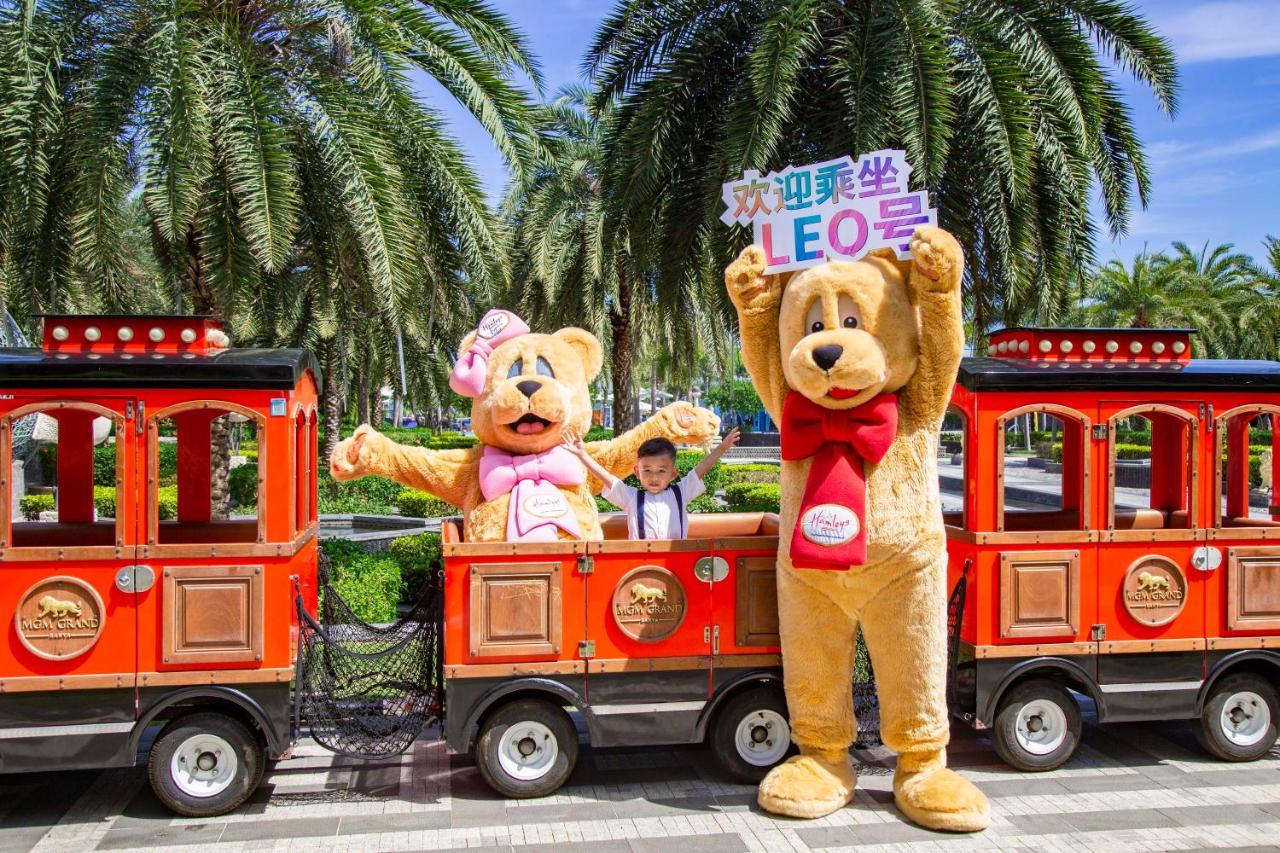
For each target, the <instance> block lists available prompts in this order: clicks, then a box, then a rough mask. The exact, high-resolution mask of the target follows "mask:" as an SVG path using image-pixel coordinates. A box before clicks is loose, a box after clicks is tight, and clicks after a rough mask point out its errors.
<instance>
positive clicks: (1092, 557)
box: [947, 329, 1280, 769]
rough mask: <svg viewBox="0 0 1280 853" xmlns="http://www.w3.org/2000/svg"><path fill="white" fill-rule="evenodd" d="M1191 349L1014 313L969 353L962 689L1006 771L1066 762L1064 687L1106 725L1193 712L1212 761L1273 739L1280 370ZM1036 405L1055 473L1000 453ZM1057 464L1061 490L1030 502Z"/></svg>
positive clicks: (953, 535) (961, 532)
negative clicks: (986, 345)
mask: <svg viewBox="0 0 1280 853" xmlns="http://www.w3.org/2000/svg"><path fill="white" fill-rule="evenodd" d="M1190 356H1191V349H1190V333H1189V332H1188V331H1186V330H1164V329H1152V330H1138V329H1008V330H1005V331H1003V332H1001V333H999V334H996V335H994V336H993V337H992V339H991V351H990V353H989V355H988V357H986V358H974V359H965V361H964V364H963V365H962V367H961V369H960V375H959V377H958V381H957V385H956V389H955V392H954V396H953V407H952V411H953V412H954V413H955V415H957V416H958V417H959V419H960V421H961V423H962V429H963V442H962V443H963V455H962V466H961V473H960V477H961V479H962V481H963V483H964V489H963V501H962V503H963V506H962V507H961V508H960V509H959V511H956V512H952V513H950V514H948V516H947V523H948V528H947V532H948V551H949V558H950V570H949V571H950V576H951V582H952V584H953V585H955V584H958V583H960V581H961V579H962V578H964V579H965V581H964V584H963V585H962V586H961V587H960V588H959V590H958V592H957V594H956V595H955V596H954V599H955V600H954V601H953V605H954V606H955V607H957V609H958V612H957V613H956V614H954V617H958V621H959V626H958V627H959V631H958V636H957V637H956V640H957V642H956V644H955V649H954V651H955V654H956V661H955V664H956V669H955V676H954V684H953V687H954V697H955V702H956V704H957V707H958V711H959V712H960V713H961V714H963V715H964V716H965V717H966V718H967V719H969V720H971V721H972V722H973V723H975V724H976V725H979V726H989V727H992V728H993V729H994V732H993V735H994V741H995V744H996V748H997V750H998V752H999V753H1000V755H1001V757H1003V758H1004V759H1005V760H1006V761H1007V762H1008V763H1009V764H1011V765H1013V766H1014V767H1018V768H1020V769H1047V768H1051V767H1056V766H1058V765H1060V764H1061V763H1062V762H1063V761H1065V760H1066V759H1067V758H1068V757H1070V755H1071V754H1072V752H1073V751H1074V750H1075V748H1076V745H1077V744H1078V742H1079V739H1080V711H1079V708H1078V703H1077V700H1076V699H1075V696H1074V695H1073V693H1072V692H1069V691H1074V692H1075V693H1077V694H1081V695H1083V696H1087V697H1089V698H1090V699H1092V701H1093V704H1094V706H1095V709H1096V713H1097V717H1098V719H1099V720H1100V721H1102V722H1107V721H1133V720H1158V719H1195V718H1198V720H1199V724H1198V725H1197V726H1196V729H1197V733H1198V734H1199V737H1200V739H1201V740H1202V742H1203V743H1204V745H1205V747H1206V748H1207V749H1208V750H1209V751H1210V752H1212V753H1213V754H1215V755H1217V756H1219V757H1221V758H1225V759H1236V760H1241V759H1249V758H1256V757H1258V756H1260V755H1262V754H1263V753H1265V752H1266V751H1267V750H1268V749H1270V748H1271V746H1273V745H1274V744H1275V741H1276V724H1277V721H1278V718H1280V707H1278V706H1277V699H1276V690H1277V685H1280V507H1277V506H1275V505H1273V504H1274V502H1275V498H1274V495H1275V491H1274V488H1275V486H1276V485H1280V481H1277V479H1276V473H1277V472H1276V471H1275V469H1274V468H1273V469H1272V473H1271V475H1270V476H1271V479H1270V481H1269V482H1268V483H1267V484H1266V486H1267V487H1268V489H1270V491H1271V495H1272V497H1271V499H1270V500H1269V501H1267V502H1266V503H1264V504H1263V505H1262V506H1261V507H1258V506H1254V507H1252V508H1251V506H1250V483H1249V480H1250V466H1251V464H1252V465H1253V466H1254V469H1255V470H1254V472H1253V476H1254V477H1255V478H1257V477H1258V475H1259V474H1260V471H1258V470H1257V469H1258V468H1260V467H1262V466H1260V465H1259V464H1258V461H1254V460H1261V459H1263V458H1266V457H1267V455H1268V454H1273V453H1274V451H1275V450H1276V449H1277V447H1280V444H1277V438H1278V437H1280V429H1277V427H1280V422H1277V420H1276V418H1277V415H1280V364H1276V363H1274V362H1259V361H1224V360H1209V359H1203V360H1202V359H1192V358H1191V357H1190ZM1027 418H1035V419H1039V420H1041V421H1042V422H1043V423H1044V425H1046V426H1052V429H1053V430H1054V432H1055V433H1056V434H1057V436H1058V441H1059V442H1060V445H1061V447H1060V452H1059V453H1055V454H1052V456H1060V458H1061V461H1060V462H1048V461H1046V462H1045V463H1044V465H1045V468H1046V469H1049V470H1052V469H1054V468H1055V467H1056V468H1058V469H1060V471H1053V473H1049V471H1048V470H1046V471H1041V472H1039V473H1034V472H1031V471H1029V470H1027V469H1025V468H1022V467H1020V466H1018V465H1014V464H1012V461H1011V460H1009V459H1007V458H1006V441H1007V433H1008V427H1009V425H1010V424H1011V423H1013V422H1014V421H1015V420H1016V419H1027ZM1135 425H1138V426H1140V427H1142V428H1141V429H1140V430H1139V433H1140V434H1141V436H1142V444H1140V445H1138V446H1136V448H1135V447H1131V446H1130V447H1127V446H1126V432H1127V430H1128V429H1130V428H1132V427H1133V426H1135ZM1251 429H1252V430H1253V433H1252V434H1253V436H1254V440H1253V441H1252V442H1251V440H1250V430H1251ZM1143 445H1149V452H1148V451H1147V450H1145V449H1144V447H1143ZM1251 445H1252V449H1251ZM1134 449H1136V450H1137V452H1136V453H1126V452H1125V451H1126V450H1134ZM1127 455H1133V456H1138V457H1144V456H1145V457H1146V458H1145V459H1143V458H1139V459H1136V460H1133V461H1129V460H1126V459H1125V458H1124V457H1125V456H1127ZM1144 468H1145V479H1144V477H1143V474H1144V471H1143V469H1144ZM1046 478H1047V480H1048V481H1049V482H1051V483H1054V487H1053V488H1052V489H1051V490H1050V491H1051V493H1052V495H1053V500H1052V501H1050V502H1049V503H1048V505H1042V504H1040V503H1035V502H1029V501H1028V500H1027V499H1038V498H1039V497H1042V496H1043V491H1044V487H1043V485H1042V483H1043V482H1044V481H1045V480H1046ZM961 599H963V601H961Z"/></svg>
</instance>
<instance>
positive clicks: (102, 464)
mask: <svg viewBox="0 0 1280 853" xmlns="http://www.w3.org/2000/svg"><path fill="white" fill-rule="evenodd" d="M93 484H94V485H95V486H112V487H114V486H115V484H116V446H115V444H99V445H98V446H97V447H95V448H94V449H93Z"/></svg>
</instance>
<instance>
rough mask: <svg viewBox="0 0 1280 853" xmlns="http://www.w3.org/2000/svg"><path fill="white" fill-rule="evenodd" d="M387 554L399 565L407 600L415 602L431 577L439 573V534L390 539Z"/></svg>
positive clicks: (424, 590) (420, 534)
mask: <svg viewBox="0 0 1280 853" xmlns="http://www.w3.org/2000/svg"><path fill="white" fill-rule="evenodd" d="M387 553H389V554H390V555H391V556H392V557H394V558H395V560H396V562H397V563H399V564H400V575H401V577H402V578H404V585H405V595H406V596H407V597H408V600H409V601H417V600H418V599H419V598H421V597H422V595H423V593H425V592H426V591H427V587H428V585H429V583H430V581H431V578H432V576H434V575H435V573H436V572H438V571H440V568H441V565H442V563H441V557H440V534H439V533H419V534H418V535H416V536H401V537H398V538H396V539H392V540H391V544H390V545H389V546H388V547H387Z"/></svg>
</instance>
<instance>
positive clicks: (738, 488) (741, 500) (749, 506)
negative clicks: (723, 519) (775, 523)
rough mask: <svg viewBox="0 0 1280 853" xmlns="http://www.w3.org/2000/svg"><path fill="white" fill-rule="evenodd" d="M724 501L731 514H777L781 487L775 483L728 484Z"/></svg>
mask: <svg viewBox="0 0 1280 853" xmlns="http://www.w3.org/2000/svg"><path fill="white" fill-rule="evenodd" d="M724 496H725V500H726V501H727V502H728V504H729V509H730V510H731V511H733V512H777V511H778V504H779V501H780V500H781V496H782V486H781V485H779V484H777V483H730V484H729V485H728V486H726V487H725V490H724Z"/></svg>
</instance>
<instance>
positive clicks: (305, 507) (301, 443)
mask: <svg viewBox="0 0 1280 853" xmlns="http://www.w3.org/2000/svg"><path fill="white" fill-rule="evenodd" d="M312 458H313V457H312V456H311V431H310V430H309V429H308V427H307V413H306V412H305V411H304V410H302V409H298V413H297V415H296V416H295V417H294V422H293V517H294V520H295V525H294V528H295V529H296V530H305V529H306V527H307V525H308V524H310V523H311V459H312Z"/></svg>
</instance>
